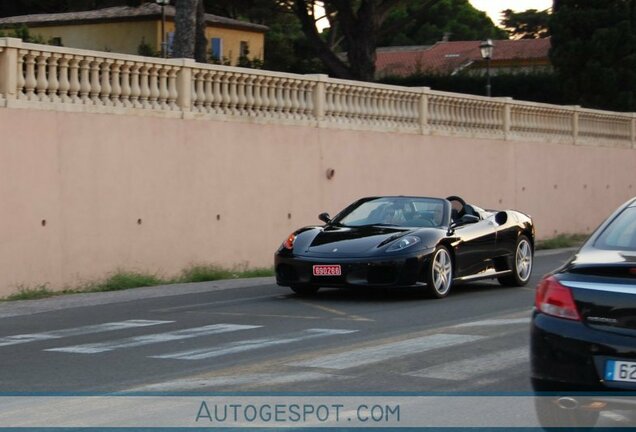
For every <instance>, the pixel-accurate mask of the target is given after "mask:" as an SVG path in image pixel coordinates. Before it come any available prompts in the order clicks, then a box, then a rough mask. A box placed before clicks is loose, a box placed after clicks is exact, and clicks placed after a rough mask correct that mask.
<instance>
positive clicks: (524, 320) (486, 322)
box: [453, 317, 530, 328]
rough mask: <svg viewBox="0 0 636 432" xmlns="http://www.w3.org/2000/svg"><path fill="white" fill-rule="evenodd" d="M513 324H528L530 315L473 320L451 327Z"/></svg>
mask: <svg viewBox="0 0 636 432" xmlns="http://www.w3.org/2000/svg"><path fill="white" fill-rule="evenodd" d="M513 324H530V317H523V318H509V319H488V320H483V321H473V322H468V323H463V324H457V325H455V326H453V328H461V327H486V326H504V325H513Z"/></svg>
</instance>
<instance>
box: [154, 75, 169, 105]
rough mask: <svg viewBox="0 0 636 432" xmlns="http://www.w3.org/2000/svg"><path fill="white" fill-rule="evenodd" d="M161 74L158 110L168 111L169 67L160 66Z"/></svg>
mask: <svg viewBox="0 0 636 432" xmlns="http://www.w3.org/2000/svg"><path fill="white" fill-rule="evenodd" d="M158 72H159V99H158V102H157V108H159V109H166V108H167V107H168V96H169V93H168V67H167V66H160V67H159V68H158Z"/></svg>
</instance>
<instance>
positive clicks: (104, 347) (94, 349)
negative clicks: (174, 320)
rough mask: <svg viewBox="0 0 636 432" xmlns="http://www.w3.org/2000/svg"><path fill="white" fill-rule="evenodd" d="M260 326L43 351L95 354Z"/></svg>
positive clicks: (197, 330)
mask: <svg viewBox="0 0 636 432" xmlns="http://www.w3.org/2000/svg"><path fill="white" fill-rule="evenodd" d="M258 327H262V326H258V325H239V324H212V325H207V326H203V327H195V328H189V329H183V330H176V331H171V332H166V333H155V334H148V335H141V336H133V337H129V338H125V339H118V340H112V341H106V342H99V343H89V344H83V345H74V346H67V347H59V348H50V349H47V350H45V351H57V352H68V353H76V354H97V353H101V352H105V351H113V350H116V349H121V348H133V347H139V346H143V345H150V344H155V343H161V342H169V341H176V340H182V339H191V338H195V337H199V336H208V335H213V334H218V333H227V332H234V331H238V330H248V329H254V328H258Z"/></svg>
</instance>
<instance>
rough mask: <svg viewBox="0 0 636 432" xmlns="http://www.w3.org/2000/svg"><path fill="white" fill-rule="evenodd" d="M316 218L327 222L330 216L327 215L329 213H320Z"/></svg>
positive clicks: (329, 220)
mask: <svg viewBox="0 0 636 432" xmlns="http://www.w3.org/2000/svg"><path fill="white" fill-rule="evenodd" d="M318 219H320V220H321V221H323V222H324V223H329V222H331V218H330V217H329V213H320V214H319V215H318Z"/></svg>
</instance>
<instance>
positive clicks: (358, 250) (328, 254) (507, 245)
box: [275, 196, 534, 298]
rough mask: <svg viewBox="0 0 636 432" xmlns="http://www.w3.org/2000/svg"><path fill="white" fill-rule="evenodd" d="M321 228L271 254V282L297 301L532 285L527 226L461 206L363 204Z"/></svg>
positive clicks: (516, 217) (427, 201)
mask: <svg viewBox="0 0 636 432" xmlns="http://www.w3.org/2000/svg"><path fill="white" fill-rule="evenodd" d="M319 218H320V220H321V221H323V222H324V225H320V226H308V227H305V228H301V229H299V230H297V231H294V232H293V233H292V234H290V235H289V237H288V238H287V239H286V240H285V241H284V242H283V244H282V245H281V246H280V248H279V249H278V250H277V251H276V254H275V269H276V282H277V283H278V284H279V285H281V286H288V287H290V288H291V289H292V290H293V291H294V292H296V293H298V294H302V295H310V294H314V293H315V292H316V291H318V289H319V288H321V287H409V286H413V287H419V286H421V287H426V289H428V290H429V291H430V293H431V294H432V295H433V296H434V297H437V298H442V297H446V296H447V295H448V294H449V292H450V290H451V287H452V285H453V284H454V283H456V282H460V281H472V280H477V279H488V278H497V279H498V280H499V282H500V283H502V284H504V285H510V286H521V285H525V284H526V283H527V282H528V280H529V279H530V274H531V271H532V262H533V251H534V225H533V223H532V219H531V218H530V217H529V216H528V215H526V214H524V213H521V212H518V211H514V210H503V211H494V210H484V209H482V208H479V207H477V206H475V205H470V204H467V203H466V202H465V201H464V200H463V199H462V198H460V197H457V196H451V197H448V198H446V199H443V198H429V197H406V196H381V197H368V198H362V199H359V200H358V201H356V202H354V203H353V204H351V205H349V206H348V207H346V208H345V209H344V210H342V211H341V212H340V213H338V214H337V215H336V216H335V217H333V218H331V217H329V215H328V214H327V213H322V214H321V215H320V216H319Z"/></svg>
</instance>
